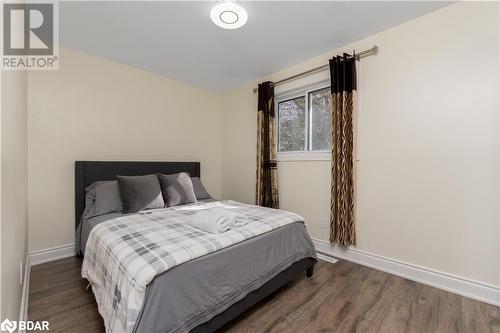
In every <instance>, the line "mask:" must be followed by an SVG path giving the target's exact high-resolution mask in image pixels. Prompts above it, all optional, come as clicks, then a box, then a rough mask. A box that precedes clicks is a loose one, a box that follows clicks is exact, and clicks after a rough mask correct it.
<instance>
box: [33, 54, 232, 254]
mask: <svg viewBox="0 0 500 333" xmlns="http://www.w3.org/2000/svg"><path fill="white" fill-rule="evenodd" d="M60 59H61V63H60V67H59V68H60V69H59V71H53V72H42V71H38V72H31V73H30V74H29V90H30V96H29V97H30V98H29V156H30V160H29V202H30V205H29V214H30V222H29V234H30V250H31V251H36V250H40V249H47V248H50V247H55V246H61V245H67V244H72V243H73V242H74V162H75V160H139V161H144V160H161V161H200V162H201V166H202V170H201V172H202V178H203V181H204V183H205V185H206V186H207V188H208V190H209V192H210V193H212V194H213V195H214V196H216V197H218V196H220V193H221V189H220V187H221V149H222V148H221V134H220V133H221V119H220V117H221V96H220V95H217V94H212V93H210V92H206V91H204V90H201V89H198V88H195V87H193V86H190V85H187V84H183V83H180V82H177V81H174V80H170V79H167V78H165V77H162V76H158V75H154V74H151V73H148V72H145V71H141V70H138V69H134V68H132V67H128V66H125V65H120V64H117V63H113V62H110V61H107V60H104V59H102V58H97V57H93V56H90V55H86V54H83V53H78V52H75V51H71V50H68V49H61V52H60Z"/></svg>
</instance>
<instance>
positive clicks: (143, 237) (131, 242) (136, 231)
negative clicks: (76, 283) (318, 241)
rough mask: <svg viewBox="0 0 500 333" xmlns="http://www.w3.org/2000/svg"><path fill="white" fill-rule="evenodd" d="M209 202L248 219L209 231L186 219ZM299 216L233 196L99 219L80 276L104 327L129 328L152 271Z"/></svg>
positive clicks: (299, 219)
mask: <svg viewBox="0 0 500 333" xmlns="http://www.w3.org/2000/svg"><path fill="white" fill-rule="evenodd" d="M213 207H223V208H227V209H231V210H234V211H236V212H238V213H242V214H245V215H246V216H247V217H248V224H247V225H245V226H243V227H238V228H234V229H231V230H229V231H227V232H225V233H221V234H210V233H207V232H204V231H202V230H200V229H197V228H194V227H192V226H191V225H190V224H189V222H190V219H191V215H192V214H194V213H195V212H197V211H199V210H200V209H209V208H213ZM303 221H304V218H303V217H301V216H300V215H297V214H294V213H291V212H287V211H282V210H277V209H270V208H264V207H259V206H254V205H247V204H242V203H238V202H234V201H219V202H213V203H198V204H194V205H188V206H178V207H173V208H167V209H161V210H155V211H149V212H140V213H138V214H133V215H127V216H123V217H119V218H116V219H112V220H109V221H106V222H103V223H101V224H99V225H97V226H96V227H94V229H93V230H92V231H91V233H90V236H89V239H88V241H87V246H86V251H85V258H84V260H83V265H82V276H83V277H84V278H86V279H87V280H88V281H89V282H90V284H91V285H92V290H93V291H94V295H95V298H96V302H97V305H98V308H99V312H100V314H101V316H102V317H103V319H104V324H105V327H106V332H115V333H121V332H132V331H133V329H134V326H135V323H136V321H137V318H138V316H139V314H140V311H141V308H142V304H143V301H144V296H145V292H146V286H147V285H148V284H149V283H150V282H151V281H152V280H153V278H154V277H155V276H157V275H159V274H161V273H163V272H165V271H167V270H169V269H171V268H173V267H175V266H177V265H180V264H182V263H185V262H187V261H190V260H192V259H195V258H198V257H201V256H203V255H206V254H209V253H212V252H215V251H217V250H220V249H223V248H225V247H229V246H231V245H233V244H236V243H239V242H242V241H244V240H246V239H249V238H252V237H255V236H258V235H261V234H264V233H266V232H269V231H271V230H274V229H277V228H279V227H282V226H284V225H287V224H290V223H294V222H303Z"/></svg>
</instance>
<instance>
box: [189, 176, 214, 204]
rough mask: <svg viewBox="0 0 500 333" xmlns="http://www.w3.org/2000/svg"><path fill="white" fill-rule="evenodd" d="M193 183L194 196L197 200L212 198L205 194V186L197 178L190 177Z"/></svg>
mask: <svg viewBox="0 0 500 333" xmlns="http://www.w3.org/2000/svg"><path fill="white" fill-rule="evenodd" d="M191 182H192V183H193V189H194V194H195V196H196V199H197V200H203V199H210V198H211V197H212V196H211V195H210V194H209V193H208V192H207V189H206V188H205V186H203V183H202V182H201V179H200V178H199V177H191Z"/></svg>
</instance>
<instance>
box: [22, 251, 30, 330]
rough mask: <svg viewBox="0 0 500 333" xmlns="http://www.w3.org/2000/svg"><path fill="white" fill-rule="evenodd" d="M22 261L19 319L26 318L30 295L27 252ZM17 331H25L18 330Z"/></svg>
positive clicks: (28, 256)
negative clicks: (22, 272) (22, 274)
mask: <svg viewBox="0 0 500 333" xmlns="http://www.w3.org/2000/svg"><path fill="white" fill-rule="evenodd" d="M24 263H25V264H24V276H23V290H22V294H21V308H20V310H19V321H26V320H28V303H29V295H30V273H31V264H30V255H29V254H26V258H25V261H24ZM19 333H25V331H24V330H19Z"/></svg>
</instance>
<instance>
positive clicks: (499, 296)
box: [313, 239, 500, 306]
mask: <svg viewBox="0 0 500 333" xmlns="http://www.w3.org/2000/svg"><path fill="white" fill-rule="evenodd" d="M313 243H314V246H315V247H316V251H317V252H318V257H319V258H320V259H323V258H321V257H320V255H321V256H322V257H330V258H341V259H345V260H347V261H351V262H355V263H357V264H360V265H363V266H367V267H371V268H374V269H377V270H380V271H383V272H387V273H390V274H394V275H397V276H400V277H403V278H406V279H408V280H412V281H416V282H420V283H423V284H426V285H429V286H432V287H436V288H439V289H443V290H446V291H449V292H452V293H455V294H458V295H462V296H465V297H469V298H473V299H476V300H479V301H482V302H486V303H489V304H493V305H497V306H500V287H499V286H493V285H489V284H485V283H482V282H478V281H473V280H469V279H466V278H463V277H460V276H456V275H452V274H447V273H443V272H439V271H436V270H432V269H429V268H425V267H420V266H416V265H412V264H408V263H405V262H402V261H398V260H394V259H390V258H384V257H382V256H378V255H375V254H372V253H368V252H365V251H361V250H357V249H355V248H352V247H348V248H342V247H339V246H336V245H333V244H331V243H328V242H325V241H322V240H319V239H313ZM329 261H330V260H329Z"/></svg>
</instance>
